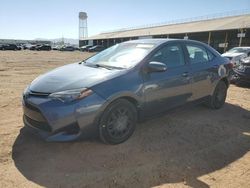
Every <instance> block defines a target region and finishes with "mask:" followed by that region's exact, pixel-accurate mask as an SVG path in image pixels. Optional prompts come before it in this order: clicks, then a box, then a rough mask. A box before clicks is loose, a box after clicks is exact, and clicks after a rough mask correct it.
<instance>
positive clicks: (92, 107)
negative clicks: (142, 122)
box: [23, 93, 106, 141]
mask: <svg viewBox="0 0 250 188" xmlns="http://www.w3.org/2000/svg"><path fill="white" fill-rule="evenodd" d="M105 102H106V101H105V100H104V99H103V98H101V97H100V96H98V95H97V94H95V93H93V94H92V95H90V96H88V97H86V98H85V99H83V100H79V101H74V102H71V103H63V102H62V101H60V100H56V99H51V98H48V97H47V96H37V95H30V94H28V95H27V94H26V95H24V96H23V112H24V115H23V121H24V124H25V126H27V127H29V128H31V129H32V130H33V131H34V132H36V133H38V134H39V135H40V136H41V137H42V138H43V139H45V140H46V141H72V140H76V139H78V138H80V137H82V136H89V134H92V132H93V131H96V130H97V126H96V120H97V118H98V115H99V114H100V113H101V107H102V106H103V104H105Z"/></svg>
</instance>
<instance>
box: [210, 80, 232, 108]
mask: <svg viewBox="0 0 250 188" xmlns="http://www.w3.org/2000/svg"><path fill="white" fill-rule="evenodd" d="M226 97H227V85H226V84H225V82H223V81H220V82H219V83H218V84H217V86H216V88H215V90H214V93H213V95H212V96H211V97H210V98H209V100H208V103H207V104H208V106H209V107H210V108H212V109H220V108H221V107H222V106H223V105H224V104H225V101H226Z"/></svg>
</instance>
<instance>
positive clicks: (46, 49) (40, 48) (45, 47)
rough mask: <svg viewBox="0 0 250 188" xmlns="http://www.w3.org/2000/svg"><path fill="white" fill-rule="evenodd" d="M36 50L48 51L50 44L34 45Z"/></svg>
mask: <svg viewBox="0 0 250 188" xmlns="http://www.w3.org/2000/svg"><path fill="white" fill-rule="evenodd" d="M36 50H37V51H50V50H51V46H50V45H47V44H46V45H40V46H37V47H36Z"/></svg>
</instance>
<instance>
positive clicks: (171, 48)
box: [143, 43, 192, 115]
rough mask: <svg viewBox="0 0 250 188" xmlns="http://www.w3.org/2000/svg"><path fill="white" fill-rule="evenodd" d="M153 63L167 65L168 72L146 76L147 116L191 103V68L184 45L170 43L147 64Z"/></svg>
mask: <svg viewBox="0 0 250 188" xmlns="http://www.w3.org/2000/svg"><path fill="white" fill-rule="evenodd" d="M152 61H156V62H161V63H164V64H166V66H167V70H166V71H165V72H148V73H145V74H144V86H143V87H144V88H143V93H144V96H145V101H146V106H145V114H146V115H150V114H155V113H160V112H162V111H165V110H167V109H170V108H173V107H175V106H179V105H182V104H184V103H186V102H187V101H189V99H190V96H191V95H192V94H191V84H190V77H189V71H190V70H189V69H190V68H189V65H188V64H187V62H186V60H185V57H184V53H183V48H182V45H181V44H180V43H170V44H167V45H164V46H162V47H161V48H160V49H158V50H157V51H156V52H154V53H153V54H152V56H151V57H150V58H149V60H147V63H149V62H152ZM147 63H146V65H145V66H147Z"/></svg>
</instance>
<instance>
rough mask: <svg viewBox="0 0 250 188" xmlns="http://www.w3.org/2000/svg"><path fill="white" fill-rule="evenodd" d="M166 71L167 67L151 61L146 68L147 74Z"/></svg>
mask: <svg viewBox="0 0 250 188" xmlns="http://www.w3.org/2000/svg"><path fill="white" fill-rule="evenodd" d="M166 70H167V65H165V64H164V63H161V62H157V61H151V62H150V63H149V64H148V66H147V71H148V72H165V71H166Z"/></svg>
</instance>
